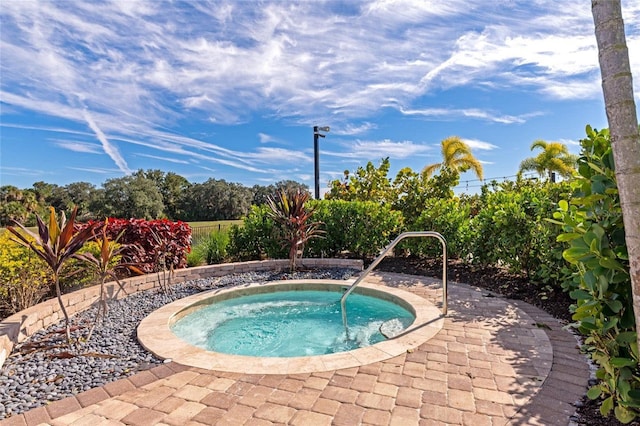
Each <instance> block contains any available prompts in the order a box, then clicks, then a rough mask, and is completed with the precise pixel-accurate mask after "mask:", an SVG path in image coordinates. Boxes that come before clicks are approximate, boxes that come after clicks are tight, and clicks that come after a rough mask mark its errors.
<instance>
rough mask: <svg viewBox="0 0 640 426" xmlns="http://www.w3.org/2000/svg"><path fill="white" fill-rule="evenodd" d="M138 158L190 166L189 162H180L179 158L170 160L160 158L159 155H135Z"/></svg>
mask: <svg viewBox="0 0 640 426" xmlns="http://www.w3.org/2000/svg"><path fill="white" fill-rule="evenodd" d="M135 155H137V156H138V157H145V158H152V159H154V160H161V161H168V162H170V163H176V164H189V162H188V161H186V160H179V159H177V158H169V157H160V156H158V155H149V154H141V153H137V154H135Z"/></svg>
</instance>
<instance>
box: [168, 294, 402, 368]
mask: <svg viewBox="0 0 640 426" xmlns="http://www.w3.org/2000/svg"><path fill="white" fill-rule="evenodd" d="M341 296H342V293H339V292H334V291H307V290H304V291H280V292H274V293H265V294H256V295H251V296H243V297H238V298H233V299H228V300H225V301H221V302H217V303H213V304H211V305H208V306H206V307H204V308H202V309H200V310H198V311H196V312H194V313H192V314H189V315H187V316H185V317H184V318H182V319H180V320H179V321H177V322H176V323H175V324H174V325H173V326H172V331H173V332H174V333H175V334H176V335H177V336H178V337H180V338H182V339H183V340H186V341H187V342H189V343H191V344H192V345H194V346H198V347H200V348H203V349H207V350H210V351H215V352H222V353H227V354H235V355H249V356H261V357H294V356H312V355H324V354H330V353H335V352H344V351H349V350H352V349H356V348H359V347H363V346H368V345H372V344H374V343H378V342H380V341H382V340H385V337H384V336H383V335H382V334H380V331H379V328H380V326H381V325H382V323H383V322H385V321H389V320H394V319H398V320H399V321H400V322H401V323H402V325H403V326H404V327H407V326H409V325H410V324H411V323H412V322H413V320H414V316H413V314H411V313H410V312H409V311H407V310H406V309H404V308H402V307H401V306H399V305H396V304H394V303H391V302H387V301H385V300H381V299H377V298H374V297H369V296H362V295H359V294H351V295H350V296H349V297H348V298H347V303H346V306H347V320H348V323H349V339H346V336H345V330H344V326H343V324H342V313H341V310H340V297H341Z"/></svg>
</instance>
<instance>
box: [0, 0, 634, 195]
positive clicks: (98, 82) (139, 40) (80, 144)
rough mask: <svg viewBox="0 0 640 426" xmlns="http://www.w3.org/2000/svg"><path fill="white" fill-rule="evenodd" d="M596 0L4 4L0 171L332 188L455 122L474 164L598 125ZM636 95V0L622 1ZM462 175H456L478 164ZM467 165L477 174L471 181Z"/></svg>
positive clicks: (54, 178) (27, 180)
mask: <svg viewBox="0 0 640 426" xmlns="http://www.w3.org/2000/svg"><path fill="white" fill-rule="evenodd" d="M590 7H591V2H589V1H587V0H579V1H578V0H563V1H562V2H561V3H559V2H557V1H555V0H549V1H545V0H540V1H532V0H523V1H519V0H508V1H507V0H504V1H501V0H495V1H491V2H487V1H484V0H476V1H460V0H447V1H427V0H406V1H400V0H398V1H395V0H377V1H359V2H356V1H350V0H344V1H302V2H288V1H263V2H254V1H251V2H249V1H230V2H223V1H221V2H218V1H211V2H208V1H188V2H187V1H173V2H169V1H133V0H125V1H104V2H96V3H93V2H86V1H71V0H66V1H41V2H38V1H31V0H24V1H19V0H5V1H3V2H2V9H1V10H0V19H1V22H0V24H1V25H0V34H1V45H0V46H1V49H2V50H1V55H0V86H1V92H0V108H1V111H0V150H1V151H0V185H15V186H18V187H20V188H27V187H30V186H31V185H32V184H33V183H34V182H36V181H39V180H44V181H46V182H50V183H56V184H59V185H65V184H68V183H71V182H77V181H87V182H91V183H93V184H95V185H96V186H100V184H101V183H103V182H104V181H105V180H107V179H110V178H115V177H122V176H125V175H126V174H128V173H131V172H132V171H136V170H138V169H161V170H163V171H166V172H169V171H172V172H175V173H178V174H180V175H182V176H184V177H186V178H187V179H188V180H189V181H191V182H202V181H204V180H206V179H208V178H216V179H225V180H227V181H230V182H239V183H242V184H244V185H247V186H252V185H254V184H260V185H268V184H270V183H274V182H277V181H279V180H283V179H293V180H296V181H299V182H303V183H306V184H308V185H309V187H310V188H313V132H312V127H313V126H314V125H320V126H330V127H331V131H330V132H329V133H327V135H326V138H324V139H321V140H320V171H321V175H320V183H321V187H322V188H323V192H324V189H325V187H326V184H327V182H328V181H329V180H331V179H336V178H339V177H341V176H342V173H343V171H344V170H345V169H349V170H352V171H353V170H355V169H356V168H357V167H358V166H364V165H365V164H366V162H367V161H373V162H374V163H375V164H378V163H379V161H380V159H381V158H383V157H387V156H388V157H390V161H391V166H392V170H391V174H392V175H393V176H395V173H396V172H397V171H398V170H399V169H400V168H403V167H411V168H412V169H414V170H416V171H419V170H421V169H422V168H423V167H424V166H425V165H428V164H431V163H434V162H438V161H440V158H441V155H440V151H439V144H440V141H441V140H442V139H444V138H446V137H448V136H452V135H457V136H460V137H461V138H462V139H463V140H465V141H466V142H467V143H468V144H469V145H470V146H471V147H472V149H473V153H474V155H475V156H476V157H477V158H478V159H479V160H480V161H482V163H483V166H484V171H485V177H487V178H494V177H495V178H500V179H501V178H502V177H508V176H512V175H514V174H515V173H516V172H517V170H518V165H519V163H520V161H522V160H523V159H524V158H526V157H529V156H532V155H534V154H535V152H534V153H532V152H531V151H530V149H529V148H530V145H531V143H532V142H533V141H534V140H536V139H544V140H546V141H560V142H563V143H566V144H567V145H568V146H569V148H570V150H571V151H572V152H575V153H577V152H578V150H579V147H578V145H577V141H578V140H579V139H580V138H582V137H584V127H585V125H586V124H591V125H592V126H593V127H596V128H603V127H607V126H608V125H607V122H606V116H605V112H604V106H603V101H602V92H601V86H600V71H599V67H598V55H597V49H596V44H595V36H594V35H593V33H594V29H593V20H592V16H591V8H590ZM622 7H623V16H624V19H625V24H626V33H627V43H628V46H629V56H630V58H631V67H632V72H633V74H634V76H635V81H634V85H635V87H634V90H635V93H636V102H638V100H640V97H639V96H638V94H640V83H639V82H640V0H623V1H622ZM473 179H475V177H474V176H473V175H471V174H465V175H463V176H462V180H463V182H462V184H461V187H460V188H459V189H458V190H459V191H465V190H467V189H468V190H469V191H474V187H477V185H478V184H479V182H476V181H473ZM467 180H469V182H465V181H467Z"/></svg>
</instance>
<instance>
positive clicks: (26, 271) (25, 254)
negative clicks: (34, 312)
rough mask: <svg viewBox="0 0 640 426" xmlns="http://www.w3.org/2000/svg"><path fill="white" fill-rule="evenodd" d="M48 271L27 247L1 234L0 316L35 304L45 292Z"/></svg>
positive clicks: (9, 235) (48, 277)
mask: <svg viewBox="0 0 640 426" xmlns="http://www.w3.org/2000/svg"><path fill="white" fill-rule="evenodd" d="M50 280H51V274H50V272H49V270H48V267H47V265H46V264H45V263H44V262H43V261H42V259H40V258H39V257H38V256H36V255H35V253H33V251H31V250H30V249H29V248H27V247H25V246H23V245H20V244H18V243H16V242H15V241H13V240H12V238H11V233H9V232H3V233H0V314H1V315H0V317H5V316H9V315H11V314H14V313H16V312H20V311H21V310H23V309H26V308H28V307H30V306H33V305H35V304H36V303H38V302H39V301H40V300H41V299H42V297H43V296H44V295H45V294H46V293H47V290H48V287H49V282H50Z"/></svg>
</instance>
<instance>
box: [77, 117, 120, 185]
mask: <svg viewBox="0 0 640 426" xmlns="http://www.w3.org/2000/svg"><path fill="white" fill-rule="evenodd" d="M83 112H84V113H83V117H84V119H85V120H86V121H87V124H88V125H89V127H90V128H91V130H93V131H94V132H95V134H96V137H97V138H98V140H99V141H100V143H102V149H103V150H104V152H105V153H106V154H107V155H108V156H109V157H110V158H111V159H112V160H113V162H114V163H116V166H118V168H119V169H120V171H121V172H123V173H125V174H130V173H131V170H130V169H129V166H127V162H126V161H125V159H124V158H122V155H120V151H119V150H118V148H117V147H116V146H115V145H113V144H112V143H110V142H109V140H108V139H107V137H106V136H105V135H104V133H102V130H100V128H99V127H98V125H97V124H96V122H95V121H94V120H93V117H91V114H89V111H87V110H86V109H85V110H84V111H83Z"/></svg>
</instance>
